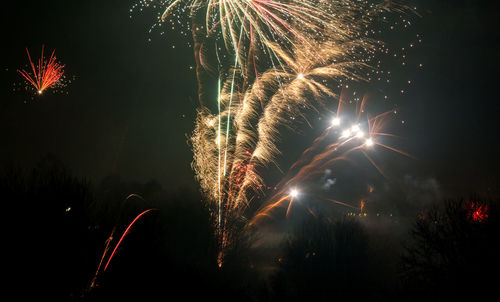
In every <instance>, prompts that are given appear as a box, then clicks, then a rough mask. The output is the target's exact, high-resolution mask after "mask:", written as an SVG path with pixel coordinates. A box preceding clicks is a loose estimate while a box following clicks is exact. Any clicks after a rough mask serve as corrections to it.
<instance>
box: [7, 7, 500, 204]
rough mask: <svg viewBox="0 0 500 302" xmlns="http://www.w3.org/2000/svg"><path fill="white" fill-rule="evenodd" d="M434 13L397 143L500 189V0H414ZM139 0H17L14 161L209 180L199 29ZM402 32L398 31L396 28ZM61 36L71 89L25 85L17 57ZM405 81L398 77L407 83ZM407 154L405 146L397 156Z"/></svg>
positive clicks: (91, 173)
mask: <svg viewBox="0 0 500 302" xmlns="http://www.w3.org/2000/svg"><path fill="white" fill-rule="evenodd" d="M413 2H414V3H416V6H417V8H418V11H419V12H420V14H421V15H422V17H421V18H415V21H414V24H413V26H412V31H411V32H412V33H419V34H421V36H422V37H423V38H422V43H420V44H419V45H417V47H416V48H415V50H413V51H412V52H411V53H409V59H408V60H409V62H410V63H411V64H413V65H411V64H408V65H411V66H415V65H417V64H420V63H421V64H423V68H422V69H418V68H410V67H409V68H407V69H400V71H399V72H400V73H401V75H402V77H404V78H405V79H406V78H408V79H411V81H412V83H411V85H410V86H409V87H407V88H405V93H404V94H402V95H397V94H395V96H394V97H393V99H392V101H393V102H394V103H397V104H398V108H399V110H401V115H402V116H401V119H402V120H404V121H405V123H404V126H403V127H402V128H401V130H400V132H399V134H400V135H401V136H403V137H404V145H403V146H404V150H405V151H407V152H409V153H411V154H412V155H414V156H415V157H416V159H408V158H405V159H404V160H402V159H401V158H400V156H398V155H394V154H392V155H387V156H386V157H384V158H385V159H386V160H392V159H393V158H394V163H395V164H396V168H394V169H395V170H394V171H395V172H394V173H393V177H395V178H396V179H402V178H403V177H404V176H405V175H406V176H411V177H412V178H415V179H420V180H421V181H425V180H426V179H433V180H435V181H436V183H437V184H438V185H439V190H440V191H441V192H443V193H444V194H445V195H453V196H463V195H465V196H467V194H470V193H480V194H493V195H496V196H498V195H499V190H498V188H499V184H500V183H499V179H500V178H499V176H500V172H499V171H500V161H499V160H498V155H499V154H500V141H499V139H498V130H500V127H499V126H498V112H499V111H498V106H497V101H498V91H497V90H498V88H497V87H498V85H497V81H498V78H499V77H498V70H499V64H498V58H497V56H498V50H499V48H498V43H499V42H498V32H497V30H498V28H499V24H498V23H499V19H498V11H499V9H500V7H499V4H498V3H497V1H464V0H460V1H458V0H446V1H444V0H442V1H418V2H416V1H413ZM133 4H134V2H133V1H128V0H127V1H119V0H109V1H102V0H99V1H97V0H87V1H62V0H61V1H59V0H54V1H24V0H19V1H12V2H11V3H9V5H10V7H8V8H7V7H6V6H3V7H4V17H3V18H2V41H3V43H2V45H3V47H2V66H1V68H2V73H1V76H2V81H1V82H2V88H1V97H0V137H1V140H0V141H1V143H0V165H1V166H2V167H5V166H6V165H10V164H15V165H19V166H21V167H32V166H33V165H34V164H35V163H36V162H37V161H39V160H40V158H41V157H42V156H43V155H45V154H47V153H52V154H55V155H56V156H57V157H59V158H60V159H61V160H62V161H63V162H64V163H65V164H66V165H68V166H69V167H70V168H71V170H72V171H73V172H74V173H75V174H76V175H78V176H82V177H88V178H89V179H91V180H92V181H95V182H99V181H101V180H102V179H103V178H104V177H106V176H107V175H112V174H116V175H120V176H121V177H122V178H123V179H126V180H133V181H141V182H144V181H148V180H150V179H156V180H158V181H159V182H160V183H161V184H162V185H163V187H165V188H167V189H173V188H177V187H180V186H188V187H191V188H193V189H195V188H196V187H197V185H196V182H195V180H194V173H193V172H192V170H191V168H190V162H191V160H192V152H191V150H190V147H189V145H188V143H187V141H188V139H187V138H188V137H189V135H190V133H191V131H192V130H193V127H194V118H195V114H196V108H197V107H198V101H197V86H196V85H197V84H196V77H195V72H194V70H192V69H191V68H190V67H191V66H194V64H195V62H194V59H193V50H192V48H190V47H189V46H188V42H189V40H190V38H189V37H185V36H183V35H180V34H178V33H175V32H167V33H166V34H165V35H160V34H159V33H158V32H153V33H151V34H149V33H148V31H149V27H150V26H151V25H152V24H153V17H154V15H153V12H151V11H146V12H143V13H140V12H135V13H133V14H132V18H130V8H131V6H132V5H133ZM396 42H397V41H396ZM42 44H44V45H45V46H46V48H47V49H49V50H52V49H54V48H55V49H56V54H57V57H58V59H59V60H61V61H62V62H63V63H65V64H66V68H65V70H66V74H67V75H68V77H74V78H75V79H74V81H73V82H72V83H71V84H69V85H68V86H67V87H66V88H65V89H64V92H65V93H66V92H67V94H56V93H50V92H47V93H46V94H44V95H42V96H41V97H38V96H36V97H32V95H31V94H30V93H29V92H26V91H13V88H14V87H16V86H15V85H19V84H20V83H23V80H22V79H21V77H20V76H19V74H17V73H16V69H18V68H23V67H24V66H25V64H26V63H27V60H26V52H25V48H26V47H28V48H29V49H30V52H31V53H32V54H34V56H35V57H37V55H38V53H39V51H40V48H41V45H42ZM392 89H395V90H398V89H399V87H396V86H395V87H393V88H392ZM396 158H397V160H396Z"/></svg>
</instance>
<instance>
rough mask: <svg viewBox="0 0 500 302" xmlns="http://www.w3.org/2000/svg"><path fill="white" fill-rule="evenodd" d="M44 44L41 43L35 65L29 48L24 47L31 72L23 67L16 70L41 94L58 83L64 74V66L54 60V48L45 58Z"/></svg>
mask: <svg viewBox="0 0 500 302" xmlns="http://www.w3.org/2000/svg"><path fill="white" fill-rule="evenodd" d="M43 51H44V46H43V45H42V54H41V55H40V58H39V59H38V65H35V64H34V63H33V61H32V60H31V55H30V53H29V50H28V49H27V48H26V53H27V54H28V60H29V63H30V67H31V72H28V71H26V70H24V69H22V70H17V72H19V73H20V74H21V75H22V76H23V77H24V78H25V79H26V80H27V81H28V82H29V83H30V84H31V85H32V86H33V87H34V88H35V89H36V91H37V93H38V94H42V93H43V92H44V91H45V90H46V89H48V88H50V87H52V86H54V85H55V84H57V83H58V81H59V80H60V79H61V77H62V76H63V74H64V70H63V68H64V66H65V65H60V64H58V63H57V62H56V56H55V50H53V51H52V54H51V55H50V58H49V60H48V61H47V60H45V58H44V56H43Z"/></svg>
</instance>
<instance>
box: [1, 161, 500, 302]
mask: <svg viewBox="0 0 500 302" xmlns="http://www.w3.org/2000/svg"><path fill="white" fill-rule="evenodd" d="M4 170H5V171H4V173H2V175H0V192H1V195H2V201H3V202H2V206H3V209H4V211H3V213H4V215H3V216H4V219H3V224H4V227H3V230H4V234H5V235H4V238H3V245H2V246H3V249H4V251H6V252H7V253H6V254H7V255H6V256H4V257H5V258H4V262H5V265H6V267H8V269H7V273H6V276H7V279H8V284H9V285H11V286H9V288H8V289H7V291H10V292H12V293H14V297H16V299H15V300H25V299H28V300H29V299H41V298H50V299H52V300H61V301H117V300H125V301H131V300H136V301H152V300H157V299H170V300H174V299H175V300H185V301H191V300H195V299H200V298H202V299H204V300H205V299H206V300H209V299H216V300H217V301H332V300H338V301H347V300H350V301H353V300H354V301H359V300H367V299H370V301H393V300H394V301H396V300H398V301H399V300H404V301H451V300H454V299H457V298H459V297H460V298H464V297H467V298H472V299H476V298H480V297H487V296H488V295H489V294H491V293H492V292H494V289H495V287H494V285H495V284H496V277H494V276H495V274H494V273H496V272H497V271H498V268H499V260H498V255H499V249H498V247H497V245H496V238H497V236H498V230H499V226H498V217H497V216H498V214H497V213H498V203H497V202H494V201H492V200H481V199H480V198H479V197H476V198H472V199H470V200H448V201H445V202H443V203H441V204H439V205H435V206H432V207H429V208H426V209H423V210H422V212H421V213H419V215H417V216H416V217H415V219H414V222H413V224H412V225H411V226H410V227H409V230H410V231H409V232H406V233H407V236H405V237H403V238H402V237H401V236H399V235H398V234H399V233H398V232H393V231H392V228H401V227H402V226H401V225H398V224H393V225H392V224H390V223H389V225H388V227H387V228H386V231H380V230H375V228H373V227H372V225H369V224H366V223H364V222H363V221H362V220H361V219H358V218H355V217H344V218H335V219H334V218H331V217H326V216H318V217H312V216H311V217H309V218H306V219H304V220H303V221H302V222H301V223H300V224H298V225H297V226H296V227H295V228H294V229H293V231H291V232H289V233H288V234H287V235H284V236H283V240H282V248H281V250H280V256H279V257H277V258H276V259H271V260H270V262H273V263H274V264H275V269H274V271H273V272H272V273H271V274H264V273H262V270H260V268H259V266H258V265H255V263H256V262H255V261H254V256H255V255H254V254H255V250H254V248H253V247H252V242H253V240H254V239H255V238H254V236H255V234H253V233H252V234H250V235H248V234H247V233H245V234H243V233H242V235H241V236H240V237H238V239H237V240H235V241H234V243H233V245H232V246H230V247H229V249H228V251H226V255H225V258H224V264H223V266H222V267H219V266H218V263H217V256H218V248H217V246H218V243H217V240H216V238H215V236H214V233H215V232H214V231H215V230H214V226H213V223H212V219H213V217H211V214H210V211H209V209H207V208H206V206H205V205H204V203H203V202H201V200H202V197H201V196H199V194H197V193H196V192H192V191H190V190H187V189H179V190H178V191H176V192H173V193H172V192H167V191H165V190H164V189H163V188H162V187H161V185H160V184H159V183H158V182H156V181H150V182H147V183H144V184H141V183H134V182H125V181H123V180H121V179H120V178H119V177H118V176H110V177H107V178H106V179H104V180H103V181H102V182H101V183H100V184H99V185H93V184H91V183H90V182H89V181H87V180H85V179H79V178H77V177H74V176H72V174H71V172H70V171H69V169H68V168H66V167H65V166H64V165H63V164H62V163H61V162H60V161H59V160H58V159H57V158H55V157H54V156H47V157H45V158H44V159H43V160H41V161H40V163H39V164H38V165H37V166H36V167H35V168H33V169H31V170H29V171H25V170H22V169H18V168H12V167H11V168H7V169H4ZM132 193H134V194H137V195H130V194H132ZM127 197H128V198H127ZM146 209H154V210H153V211H151V212H149V213H148V214H147V215H145V216H144V217H142V218H141V220H140V221H138V222H137V223H136V224H135V225H134V226H133V228H132V229H131V231H130V233H129V234H128V235H127V237H126V238H125V239H124V240H123V242H122V244H121V245H120V247H119V248H118V249H117V253H116V254H115V256H114V258H113V259H112V261H110V263H109V266H108V268H107V270H106V271H104V270H103V268H102V267H101V269H100V271H99V273H98V275H97V277H96V276H95V274H96V270H97V268H98V265H99V262H100V261H101V257H102V255H103V252H104V250H105V247H106V243H107V240H109V238H110V235H111V233H112V232H113V229H114V230H115V232H114V233H113V238H112V240H111V241H110V246H111V247H112V248H113V247H114V246H115V245H116V243H117V241H118V239H119V237H120V236H121V234H122V233H123V232H124V230H125V228H126V227H127V225H128V224H129V223H130V222H131V221H132V220H133V219H134V217H136V216H137V215H138V214H139V213H140V212H142V211H144V210H146ZM257 236H258V235H257ZM112 248H111V249H112ZM109 254H110V251H109V252H108V253H107V257H109ZM107 257H106V259H105V261H104V262H106V260H107V259H108V258H107ZM92 280H95V284H91V282H92Z"/></svg>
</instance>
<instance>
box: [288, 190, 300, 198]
mask: <svg viewBox="0 0 500 302" xmlns="http://www.w3.org/2000/svg"><path fill="white" fill-rule="evenodd" d="M290 196H291V197H292V198H296V197H297V196H299V191H298V190H297V189H292V190H290Z"/></svg>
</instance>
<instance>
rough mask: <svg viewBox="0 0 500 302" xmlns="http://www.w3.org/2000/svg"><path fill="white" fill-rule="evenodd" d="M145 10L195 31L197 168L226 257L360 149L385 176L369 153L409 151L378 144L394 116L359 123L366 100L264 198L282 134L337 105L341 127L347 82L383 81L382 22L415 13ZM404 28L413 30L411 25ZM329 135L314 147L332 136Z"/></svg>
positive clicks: (197, 6) (184, 5)
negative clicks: (212, 92) (245, 235)
mask: <svg viewBox="0 0 500 302" xmlns="http://www.w3.org/2000/svg"><path fill="white" fill-rule="evenodd" d="M138 7H140V8H141V9H142V8H144V7H153V8H155V9H157V10H158V23H157V24H155V26H158V27H159V26H161V25H162V24H165V23H167V24H170V25H171V27H172V28H174V29H175V28H176V27H177V26H180V27H182V28H184V32H189V31H190V32H191V33H192V36H193V41H194V44H193V48H194V52H195V60H196V63H197V66H196V74H197V78H198V87H199V99H200V103H201V104H202V106H201V108H199V110H198V116H197V119H196V125H195V130H194V132H193V135H192V138H191V141H192V146H193V153H194V160H193V163H192V167H193V169H194V171H195V173H196V177H197V179H198V180H199V182H200V185H201V189H202V191H203V192H204V194H205V197H206V201H207V202H208V203H209V204H210V205H211V206H212V209H213V214H214V216H215V219H214V220H215V222H216V224H217V229H218V236H219V239H220V246H221V250H222V251H223V250H224V248H225V247H226V246H227V244H228V242H231V240H233V238H232V237H233V236H234V235H235V234H233V233H232V230H233V229H234V225H233V224H234V223H242V224H244V225H250V224H252V223H255V222H257V221H258V220H259V218H261V217H263V216H269V215H270V213H271V212H272V211H271V210H272V209H275V208H277V207H278V206H282V205H283V204H284V203H285V202H287V205H288V206H286V208H287V209H286V213H287V214H288V213H289V211H290V209H291V207H292V204H293V200H294V199H297V198H298V197H299V196H300V195H301V193H300V190H299V189H298V187H299V182H300V181H299V180H304V179H308V178H311V177H312V176H313V175H314V174H315V173H318V171H322V169H324V168H325V167H327V166H331V165H332V163H334V162H335V161H338V160H341V159H344V158H346V157H347V154H348V153H350V152H352V151H354V150H359V151H360V152H361V153H363V154H364V155H365V156H366V158H367V159H368V160H369V161H370V163H372V164H373V165H374V166H375V167H376V168H377V170H379V172H380V173H382V174H384V173H383V171H382V170H381V169H380V168H379V167H378V165H377V164H376V163H375V161H374V160H373V159H372V158H371V157H370V156H369V154H368V153H367V149H373V147H374V146H375V145H378V146H382V147H385V148H388V149H391V150H393V151H397V152H402V151H399V150H397V149H395V148H393V147H390V146H387V145H384V144H382V143H381V142H379V141H378V140H377V139H376V137H377V135H387V134H384V133H382V132H381V125H382V124H383V119H384V117H386V116H387V114H382V115H379V116H376V117H371V118H370V117H366V119H365V120H364V122H365V124H366V125H365V127H364V128H363V127H362V126H361V124H360V122H358V121H361V113H362V112H363V106H364V100H363V101H362V102H361V104H360V106H358V111H357V118H356V121H355V122H353V124H352V125H350V126H349V128H346V129H344V131H343V132H342V133H341V135H339V136H338V137H337V141H336V142H335V143H331V144H329V145H328V146H327V147H326V148H325V149H324V150H323V151H321V152H320V153H319V155H315V156H314V157H313V159H312V160H310V158H309V157H308V156H305V155H307V153H308V152H312V151H311V150H315V149H317V148H316V147H315V146H314V144H313V146H312V147H311V148H310V149H308V150H306V152H305V153H304V154H303V157H302V158H301V159H299V161H298V162H296V163H295V164H294V165H293V166H292V167H290V171H289V172H288V174H287V175H286V177H285V178H284V179H283V180H282V181H281V182H280V183H279V184H278V185H277V186H278V187H280V189H279V191H278V192H274V193H273V194H271V196H267V195H266V192H265V188H266V185H267V184H266V180H265V179H264V178H265V177H263V176H262V173H261V172H262V171H263V170H266V169H268V168H269V167H275V166H279V159H280V156H281V152H280V148H279V142H280V140H281V138H282V137H281V134H282V131H283V129H289V130H292V131H293V130H295V129H297V128H298V127H299V126H300V125H301V124H304V123H308V115H309V114H310V112H315V113H316V114H317V115H320V116H321V115H325V114H324V113H325V112H331V111H332V107H335V105H338V108H337V114H338V115H337V116H336V117H335V118H334V120H333V121H332V125H331V127H330V128H335V127H340V126H341V124H343V123H342V118H343V117H342V116H341V115H340V111H341V109H342V108H341V105H342V104H341V102H340V101H338V99H339V91H341V90H342V89H343V88H344V87H346V86H347V85H346V83H349V82H363V81H370V80H371V79H372V78H373V77H374V76H375V75H377V77H378V78H380V74H379V70H378V68H379V67H380V61H379V60H377V56H378V54H381V53H387V52H388V49H387V48H386V46H385V45H384V43H383V41H380V40H379V39H377V38H376V34H377V33H378V32H379V30H378V29H377V28H376V26H375V24H377V23H379V22H384V20H386V15H390V14H398V15H399V16H400V17H401V16H402V15H404V14H405V13H406V12H409V11H410V9H409V8H408V7H406V6H404V5H402V4H399V3H396V2H394V1H354V0H348V1H321V0H308V1H295V0H281V1H276V0H259V1H253V0H252V1H248V0H228V1H211V0H210V1H201V0H190V1H188V0H185V1H181V0H175V1H168V0H164V1H149V0H144V1H141V2H139V3H138V4H137V5H136V6H134V8H138ZM401 23H402V24H403V26H405V27H406V26H407V25H408V24H409V21H407V20H405V19H402V22H401ZM185 29H188V30H185ZM211 49H215V51H213V52H212V51H210V50H211ZM204 74H209V75H213V76H214V77H215V78H216V79H217V88H218V89H217V91H218V92H217V98H216V99H215V100H214V101H215V105H216V106H212V105H208V104H210V103H213V101H208V102H207V97H208V96H207V93H206V92H205V89H204V85H205V84H206V83H205V82H204V79H205V78H206V77H204ZM342 126H343V125H342ZM330 128H329V129H330ZM365 128H366V129H365ZM329 129H327V130H326V131H325V133H324V134H323V135H322V136H321V137H320V138H318V139H317V140H316V141H315V143H318V142H320V141H323V140H326V139H327V137H328V132H329ZM403 154H405V155H408V154H406V153H404V152H403ZM304 156H305V157H304ZM304 158H309V160H310V161H309V162H306V160H305V159H304ZM285 168H286V167H285ZM257 199H259V200H260V202H257V201H256V200H257ZM262 200H266V201H265V202H262ZM334 202H337V203H339V204H341V203H342V202H338V201H334ZM255 203H257V204H255ZM344 204H346V205H348V204H347V203H344ZM249 223H250V224H249Z"/></svg>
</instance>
